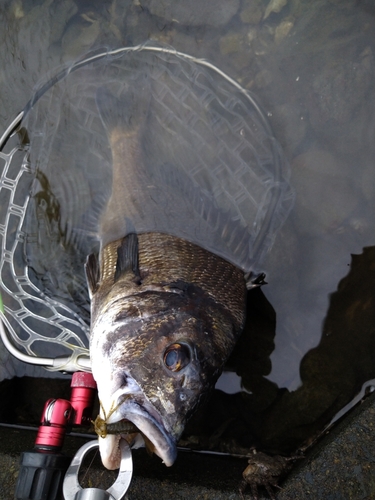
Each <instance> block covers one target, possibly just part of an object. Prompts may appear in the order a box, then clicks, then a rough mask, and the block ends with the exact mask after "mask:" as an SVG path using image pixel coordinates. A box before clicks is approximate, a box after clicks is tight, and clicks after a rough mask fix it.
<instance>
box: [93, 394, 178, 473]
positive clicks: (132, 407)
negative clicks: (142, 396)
mask: <svg viewBox="0 0 375 500" xmlns="http://www.w3.org/2000/svg"><path fill="white" fill-rule="evenodd" d="M117 416H118V419H119V420H122V419H126V420H129V421H130V422H132V423H133V424H134V425H135V426H136V427H137V429H138V430H139V432H140V433H141V435H142V436H144V437H146V438H147V440H149V441H150V442H151V443H152V445H153V446H154V448H155V449H154V452H155V453H156V454H157V455H158V456H159V457H160V458H161V459H162V460H163V462H164V463H165V465H167V466H168V467H169V466H171V465H173V463H174V461H175V460H176V457H177V446H176V442H175V439H174V438H173V437H172V436H171V435H170V434H169V433H168V432H167V430H166V429H165V427H164V425H163V423H162V419H161V417H160V416H159V415H158V412H157V410H155V409H154V408H153V407H152V405H151V404H150V403H148V402H142V403H140V402H138V401H136V400H133V399H131V398H127V399H126V401H124V402H123V403H122V404H121V405H120V406H119V407H118V409H117V412H116V417H117ZM116 420H117V418H116ZM108 438H110V441H109V442H108V443H106V444H105V445H104V443H103V446H101V450H100V451H101V455H102V461H103V463H104V465H106V467H107V468H111V469H113V468H117V467H116V466H115V464H114V463H113V457H116V452H117V448H118V438H117V439H116V438H115V437H113V436H110V435H107V436H106V438H104V440H106V439H108ZM111 438H112V439H111ZM100 441H101V440H100ZM108 445H109V446H108ZM108 457H112V462H111V460H108ZM118 459H119V457H118V456H117V458H116V459H115V462H116V465H117V461H118ZM109 462H110V463H111V466H110V467H108V465H107V464H109Z"/></svg>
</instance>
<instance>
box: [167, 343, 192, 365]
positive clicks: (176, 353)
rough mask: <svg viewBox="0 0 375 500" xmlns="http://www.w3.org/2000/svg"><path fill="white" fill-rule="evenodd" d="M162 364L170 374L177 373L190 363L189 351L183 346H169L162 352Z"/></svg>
mask: <svg viewBox="0 0 375 500" xmlns="http://www.w3.org/2000/svg"><path fill="white" fill-rule="evenodd" d="M163 360H164V364H165V366H166V367H167V368H168V370H171V371H172V372H179V371H180V370H182V369H183V368H185V366H186V365H188V364H189V363H190V350H189V348H188V346H186V345H184V344H171V345H170V346H169V347H167V349H166V350H165V352H164V357H163Z"/></svg>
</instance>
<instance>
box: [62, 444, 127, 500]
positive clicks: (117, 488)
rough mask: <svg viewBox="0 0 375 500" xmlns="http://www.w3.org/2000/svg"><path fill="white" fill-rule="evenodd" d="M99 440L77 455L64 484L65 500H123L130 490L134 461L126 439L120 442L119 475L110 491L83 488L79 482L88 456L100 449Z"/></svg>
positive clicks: (83, 447) (84, 446) (82, 448)
mask: <svg viewBox="0 0 375 500" xmlns="http://www.w3.org/2000/svg"><path fill="white" fill-rule="evenodd" d="M98 447H99V443H98V441H97V440H94V441H90V442H88V443H86V444H84V445H83V446H82V447H81V448H80V449H79V450H78V452H77V453H76V454H75V456H74V458H73V460H72V463H71V464H70V466H69V468H68V470H67V472H66V474H65V479H64V483H63V494H64V499H65V500H121V499H123V498H124V497H125V494H126V492H127V490H128V488H129V485H130V482H131V479H132V475H133V460H132V455H131V450H130V447H129V445H128V443H127V442H126V441H125V439H121V440H120V450H121V464H120V470H119V474H118V476H117V479H116V481H115V482H114V483H113V485H112V486H111V487H110V488H108V490H101V489H99V488H82V486H81V485H80V484H79V482H78V473H79V469H80V467H81V465H82V461H83V459H84V457H85V456H86V454H87V453H88V452H89V451H91V450H93V449H94V448H98Z"/></svg>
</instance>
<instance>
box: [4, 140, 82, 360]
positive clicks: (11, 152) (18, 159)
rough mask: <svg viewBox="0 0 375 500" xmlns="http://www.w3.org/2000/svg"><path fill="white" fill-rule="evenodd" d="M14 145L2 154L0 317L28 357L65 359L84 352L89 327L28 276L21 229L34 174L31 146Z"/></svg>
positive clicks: (12, 142) (28, 271)
mask: <svg viewBox="0 0 375 500" xmlns="http://www.w3.org/2000/svg"><path fill="white" fill-rule="evenodd" d="M17 142H18V141H17V140H16V137H13V138H12V139H11V140H9V141H8V142H7V144H6V145H5V147H4V148H3V151H1V152H0V162H1V166H0V168H1V178H0V214H1V223H0V242H1V243H0V244H1V257H0V279H1V282H0V286H1V296H2V301H3V309H4V312H3V313H2V314H1V316H2V320H3V322H4V324H5V325H6V327H7V330H8V332H9V334H10V335H11V338H12V340H13V342H14V343H15V344H16V345H17V346H18V347H19V348H20V349H21V350H22V351H23V352H25V353H27V354H29V355H30V356H48V355H51V356H53V357H56V356H60V355H67V354H68V355H69V353H71V352H73V351H74V350H76V349H77V348H85V349H87V347H88V340H87V338H88V325H87V323H86V322H85V321H84V320H83V319H82V318H81V317H80V316H79V315H78V314H77V313H76V312H75V311H74V310H72V309H71V308H69V307H68V306H67V305H65V304H62V303H61V302H59V301H56V300H54V299H53V298H51V297H48V296H46V294H45V293H43V291H42V290H40V288H38V286H36V285H35V283H33V279H32V277H31V276H30V269H29V267H28V265H27V261H26V259H25V258H24V250H25V233H24V230H23V228H24V223H25V215H26V212H27V207H28V204H29V201H30V195H29V191H30V185H31V182H32V180H33V178H34V176H33V173H32V169H31V167H30V163H29V160H28V149H29V147H28V145H25V146H20V145H17V146H15V143H17ZM80 352H82V349H80ZM87 352H88V350H87Z"/></svg>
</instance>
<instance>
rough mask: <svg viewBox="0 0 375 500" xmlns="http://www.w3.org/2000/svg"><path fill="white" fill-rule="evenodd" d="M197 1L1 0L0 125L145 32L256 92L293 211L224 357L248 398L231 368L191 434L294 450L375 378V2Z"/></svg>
mask: <svg viewBox="0 0 375 500" xmlns="http://www.w3.org/2000/svg"><path fill="white" fill-rule="evenodd" d="M161 5H163V8H162V7H161ZM205 5H206V6H207V7H205V8H204V9H203V10H202V6H201V2H198V1H196V0H191V1H189V2H188V8H187V7H186V6H187V3H186V1H185V2H182V1H178V0H177V1H175V2H170V4H169V6H168V5H167V3H166V2H163V4H161V3H160V2H159V1H157V0H138V1H135V2H129V1H120V0H114V1H113V2H102V3H101V7H100V8H98V9H95V8H94V7H92V5H90V2H88V1H87V2H86V1H78V0H77V1H76V2H73V1H71V0H65V1H63V2H58V1H52V0H48V1H45V2H42V1H38V2H36V1H35V2H33V1H31V0H28V1H26V0H25V1H21V0H14V1H9V2H3V4H2V6H1V7H0V26H2V27H3V29H2V30H0V40H1V46H2V50H1V51H0V100H1V106H0V130H1V131H2V130H4V129H5V126H6V125H7V124H8V123H9V120H10V119H12V118H13V117H14V116H15V115H16V113H17V112H18V111H20V110H21V109H23V107H24V106H25V104H26V103H27V101H28V100H29V98H30V96H31V95H32V91H33V88H34V86H35V85H36V84H37V82H38V81H39V80H40V79H41V77H44V76H45V75H47V74H48V73H51V72H53V69H54V68H56V67H58V66H60V65H61V64H62V63H66V62H70V61H72V60H74V59H75V58H76V57H78V56H80V55H81V54H82V53H85V52H87V50H89V49H91V48H92V47H99V46H108V47H117V46H124V45H136V44H138V43H142V42H144V41H145V40H147V39H152V40H155V41H160V42H163V43H168V44H169V45H171V46H173V47H174V48H176V49H177V50H180V51H182V52H185V53H189V54H192V55H194V56H196V57H202V58H205V59H207V60H209V61H211V62H212V63H213V64H215V65H217V66H218V67H219V68H220V69H221V70H223V71H225V72H226V73H227V74H228V75H230V76H231V77H232V78H234V79H235V80H237V81H238V82H239V83H240V84H241V85H242V86H243V87H244V88H246V89H249V90H251V91H253V92H254V93H255V94H256V95H257V96H258V97H259V99H260V101H261V103H262V104H263V107H264V109H265V110H266V112H267V115H268V118H269V121H270V123H271V126H272V128H273V130H274V134H275V136H276V138H277V139H278V141H279V142H280V143H281V145H282V147H283V148H284V151H285V153H286V156H287V158H288V161H289V163H290V165H291V183H292V185H293V187H294V189H295V190H296V202H295V205H294V208H293V210H292V213H291V214H290V216H289V218H288V220H287V222H286V223H285V225H284V226H283V228H282V229H281V231H280V232H279V233H278V235H277V237H276V240H275V243H274V245H273V248H272V250H271V251H270V252H269V253H268V254H267V256H266V258H265V259H264V261H263V265H262V266H263V268H264V270H265V272H266V274H267V278H266V281H267V282H268V284H267V285H266V286H264V287H262V292H260V291H255V292H250V294H249V314H248V317H249V319H248V325H247V328H246V331H245V335H243V338H242V339H241V343H240V348H239V349H237V351H236V352H235V353H234V355H233V357H232V361H231V368H232V369H233V370H236V371H237V373H238V374H239V375H240V377H241V378H242V384H243V386H244V388H245V389H246V392H245V393H243V394H241V395H239V394H230V393H233V392H234V391H235V388H236V387H239V386H240V381H239V379H237V380H233V379H234V377H233V372H232V374H231V375H230V382H229V384H230V389H229V390H228V392H229V394H228V395H223V394H222V393H220V392H219V391H217V393H216V394H215V395H214V397H213V399H212V401H211V403H210V406H209V407H208V409H207V411H208V414H209V425H208V424H206V426H205V427H204V431H202V430H201V429H200V428H196V427H195V424H194V423H193V424H192V426H191V431H190V433H191V434H202V435H203V434H204V435H207V434H209V435H211V436H215V435H216V436H218V435H219V436H220V439H219V440H218V439H216V441H215V439H214V438H212V439H211V441H210V443H213V444H208V442H207V439H206V440H204V439H203V438H202V439H198V438H197V439H196V444H197V446H199V445H202V446H204V447H207V446H212V447H222V448H223V447H224V448H225V446H226V447H227V448H229V447H230V444H229V443H231V442H232V441H233V439H234V440H236V441H237V442H238V441H240V442H241V443H242V444H243V445H249V443H253V442H261V443H263V446H264V447H268V448H269V449H281V450H289V449H292V448H293V447H295V446H297V445H299V444H300V443H301V442H303V441H304V439H306V438H307V437H308V436H309V435H311V434H313V433H314V432H316V431H317V430H318V429H319V428H321V427H322V426H323V425H325V424H326V423H328V422H329V420H330V419H331V418H333V416H334V415H335V414H336V413H337V412H338V411H339V410H340V408H342V407H344V406H345V405H346V404H347V403H349V401H350V400H351V399H352V398H353V397H354V396H355V395H356V394H357V393H358V391H360V389H361V387H362V385H363V384H364V383H365V382H366V381H367V380H371V379H373V378H375V362H374V360H373V355H372V353H373V352H374V347H375V329H374V328H375V327H374V325H375V321H374V320H375V305H374V295H373V290H374V284H375V280H374V260H375V257H374V249H373V248H374V247H371V246H372V245H374V243H375V242H374V239H375V238H374V234H375V227H374V226H375V221H374V216H373V214H374V208H375V207H374V205H375V203H374V202H375V182H374V180H375V179H374V178H375V169H374V158H375V143H374V140H373V137H374V133H375V118H374V117H375V112H374V111H375V97H374V77H375V75H374V50H375V9H374V8H373V7H372V5H371V4H370V2H366V1H355V0H347V1H345V0H344V1H341V2H337V1H334V0H331V1H328V0H321V1H315V2H313V3H312V2H309V1H307V0H306V1H302V0H288V1H285V0H284V1H283V0H279V1H273V2H268V1H266V0H264V1H263V0H257V1H250V0H249V1H246V0H243V1H242V2H240V1H239V0H226V1H224V0H223V1H216V0H215V1H214V0H211V1H207V2H206V3H205ZM366 247H367V249H366V250H364V248H366ZM352 255H354V257H352ZM0 359H4V362H3V364H2V366H3V367H5V369H4V368H3V372H2V377H4V376H12V375H14V374H15V373H16V374H18V375H22V374H24V373H25V371H27V370H26V368H25V366H24V365H22V364H21V363H19V362H17V361H14V360H12V359H10V358H9V357H8V356H7V354H6V353H5V352H4V351H2V352H1V354H0ZM32 372H34V370H32ZM225 384H226V379H225V376H224V377H223V378H222V379H221V381H220V382H219V387H224V386H225V387H227V386H226V385H225ZM227 403H230V404H229V405H227ZM228 406H229V407H230V410H227V409H226V408H227V407H228ZM196 421H197V422H198V421H199V418H198V417H197V419H196ZM233 428H236V429H237V430H238V432H232V429H233ZM295 429H298V432H296V431H295ZM219 441H220V443H219ZM189 442H190V443H191V442H192V440H191V439H190V441H189ZM226 443H227V444H226Z"/></svg>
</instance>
